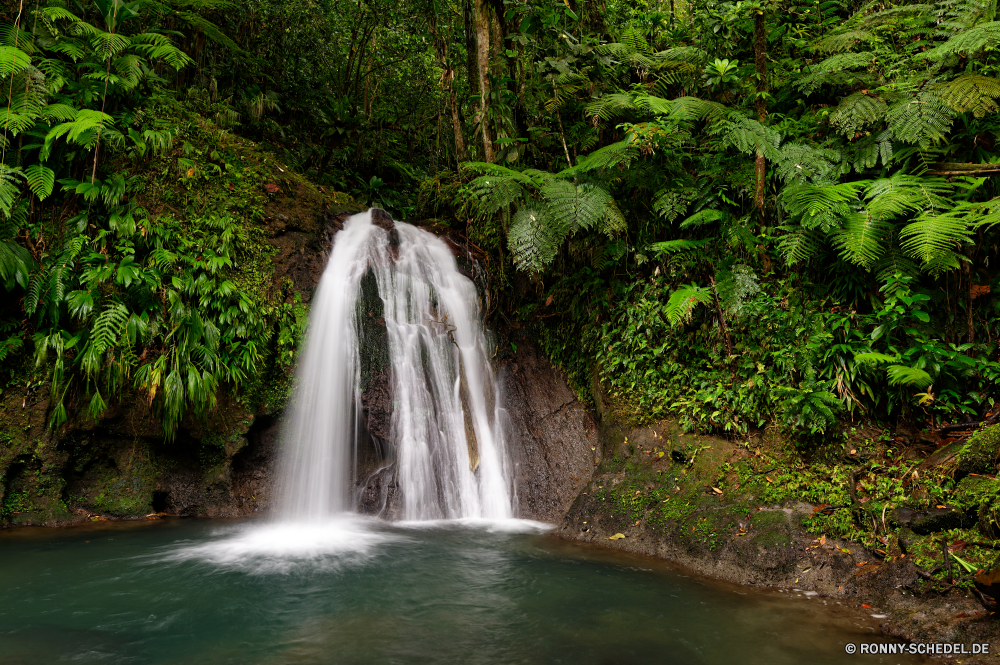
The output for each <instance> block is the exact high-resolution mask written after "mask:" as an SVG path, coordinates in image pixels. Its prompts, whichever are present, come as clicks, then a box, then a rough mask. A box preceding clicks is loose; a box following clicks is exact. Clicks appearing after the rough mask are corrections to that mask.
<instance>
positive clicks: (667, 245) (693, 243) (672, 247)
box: [646, 238, 714, 254]
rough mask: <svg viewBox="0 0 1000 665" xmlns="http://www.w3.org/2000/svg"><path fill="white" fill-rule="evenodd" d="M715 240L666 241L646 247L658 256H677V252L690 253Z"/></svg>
mask: <svg viewBox="0 0 1000 665" xmlns="http://www.w3.org/2000/svg"><path fill="white" fill-rule="evenodd" d="M713 240H714V238H705V239H704V240H664V241H663V242H654V243H653V244H651V245H649V246H648V247H646V249H647V250H649V251H650V252H656V253H657V254H675V253H677V252H689V251H691V250H692V249H698V248H699V247H704V246H705V245H707V244H708V243H710V242H712V241H713Z"/></svg>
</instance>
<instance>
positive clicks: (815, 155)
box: [775, 143, 841, 182]
mask: <svg viewBox="0 0 1000 665" xmlns="http://www.w3.org/2000/svg"><path fill="white" fill-rule="evenodd" d="M775 165H776V166H777V169H778V175H779V176H780V177H781V179H782V180H784V181H786V182H794V181H800V182H801V181H806V180H810V181H815V180H829V179H834V178H836V177H837V176H839V175H840V165H841V155H840V153H839V152H838V151H836V150H832V149H828V148H818V147H815V146H811V145H807V144H805V143H786V144H785V145H783V146H781V158H780V159H778V160H777V162H776V164H775Z"/></svg>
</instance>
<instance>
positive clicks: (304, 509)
mask: <svg viewBox="0 0 1000 665" xmlns="http://www.w3.org/2000/svg"><path fill="white" fill-rule="evenodd" d="M395 227H396V234H397V236H398V245H394V244H393V243H391V242H390V234H389V233H388V232H387V231H385V230H383V229H381V228H378V227H376V226H374V225H373V224H372V220H371V214H370V212H368V213H362V214H360V215H355V216H353V217H351V218H350V219H348V220H347V222H345V224H344V228H343V230H342V231H340V232H339V233H338V234H337V236H336V237H335V239H334V244H333V253H332V255H331V256H330V261H329V263H328V265H327V268H326V271H325V272H324V273H323V277H322V279H321V280H320V284H319V287H318V289H317V291H316V294H315V297H314V299H313V305H312V311H311V313H310V317H309V328H308V330H307V333H306V339H305V348H304V350H303V353H302V355H301V359H300V361H299V371H298V376H297V385H296V389H295V394H294V396H293V401H292V405H291V415H290V422H289V425H288V427H287V430H286V434H285V439H284V452H283V461H282V470H281V477H280V487H281V499H280V500H281V516H282V518H283V519H287V520H316V519H322V518H327V517H330V516H333V515H335V514H337V513H342V512H344V511H347V510H350V509H351V508H352V506H351V503H350V496H351V488H350V485H351V478H352V475H353V474H352V471H353V468H352V464H353V461H352V458H353V451H354V447H355V445H356V437H357V436H358V428H357V420H356V419H357V417H358V413H359V411H360V397H361V396H360V387H359V386H360V362H359V344H358V333H357V323H356V317H357V301H358V294H359V291H360V288H361V280H362V278H363V277H364V276H365V274H366V273H367V272H368V271H369V270H370V271H372V273H373V274H374V276H375V280H376V283H377V285H378V294H379V297H380V299H381V300H382V303H383V308H384V314H383V316H384V320H385V325H386V330H387V333H388V350H389V366H390V373H391V376H392V382H393V386H392V388H393V404H392V419H391V438H392V440H393V442H394V444H395V447H396V450H397V461H396V463H397V469H396V472H397V477H398V483H399V489H400V492H401V494H402V500H403V506H402V517H403V518H404V519H407V520H427V519H441V518H445V519H453V518H463V517H466V518H467V517H482V518H489V519H503V518H509V517H512V516H513V512H514V510H513V508H512V499H513V492H512V489H511V480H510V479H511V469H510V465H509V462H508V458H507V453H506V450H505V446H504V441H503V436H502V428H501V427H500V426H499V424H498V423H499V422H500V418H499V414H500V407H499V405H498V404H497V403H496V401H497V400H496V398H495V396H496V386H495V383H494V377H493V372H492V369H491V367H490V363H489V355H488V354H487V349H486V343H485V339H484V336H483V331H482V328H481V326H480V323H479V319H478V299H477V297H476V290H475V286H474V285H473V284H472V282H471V281H470V280H469V279H468V278H466V277H465V276H463V275H462V274H461V273H459V272H458V268H457V265H456V263H455V258H454V257H453V256H452V254H451V252H450V251H449V249H448V247H447V245H446V244H445V243H444V242H443V241H442V240H441V239H439V238H437V237H436V236H434V235H433V234H431V233H428V232H427V231H424V230H422V229H418V228H416V227H414V226H411V225H409V224H404V223H401V222H396V224H395Z"/></svg>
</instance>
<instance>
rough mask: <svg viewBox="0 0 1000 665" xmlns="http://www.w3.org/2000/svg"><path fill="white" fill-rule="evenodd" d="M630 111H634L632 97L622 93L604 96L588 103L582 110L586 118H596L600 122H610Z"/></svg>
mask: <svg viewBox="0 0 1000 665" xmlns="http://www.w3.org/2000/svg"><path fill="white" fill-rule="evenodd" d="M632 110H635V102H634V100H633V98H632V95H630V94H628V93H624V92H619V93H613V94H610V95H604V96H603V97H599V98H598V99H595V100H594V101H592V102H590V103H589V104H587V106H586V107H585V108H584V112H585V113H586V114H587V115H588V116H592V117H597V118H600V119H601V120H611V119H613V118H617V117H620V116H621V115H622V114H624V113H625V112H627V111H632Z"/></svg>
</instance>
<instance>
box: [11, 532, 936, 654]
mask: <svg viewBox="0 0 1000 665" xmlns="http://www.w3.org/2000/svg"><path fill="white" fill-rule="evenodd" d="M790 595H792V594H762V593H756V592H752V591H749V590H747V589H740V588H736V587H729V586H723V585H718V584H714V583H709V582H706V581H703V580H698V579H695V578H691V577H685V576H684V575H682V574H680V573H678V572H676V571H674V570H672V569H669V568H667V567H665V566H663V565H662V564H658V563H656V562H652V561H648V560H646V559H639V558H629V557H621V556H615V555H612V554H610V553H603V552H599V551H596V552H595V551H593V550H590V549H587V548H584V547H581V546H576V545H569V544H565V543H562V542H560V541H557V540H555V539H553V538H551V537H549V536H545V535H541V533H540V529H538V528H537V527H536V525H533V524H532V523H524V522H515V521H511V522H502V523H492V524H490V523H479V524H472V523H463V524H456V523H437V524H433V525H427V524H423V525H420V526H405V525H403V526H400V525H389V524H385V523H381V522H377V521H370V520H364V519H360V518H353V519H348V520H342V521H338V522H334V523H330V524H326V525H323V526H319V527H293V526H286V527H277V526H271V525H268V524H265V523H253V522H225V521H221V522H220V521H211V520H180V519H175V520H161V521H156V522H150V523H141V524H135V523H101V524H98V525H93V526H86V527H79V528H70V529H61V530H52V529H40V528H38V529H19V530H11V531H7V532H0V662H2V663H4V664H5V665H15V664H17V665H20V664H22V663H25V664H31V665H37V664H46V663H81V664H89V663H102V664H104V663H129V664H133V663H134V664H136V665H146V664H150V665H153V664H161V663H163V664H171V665H175V664H187V663H226V664H228V663H233V664H240V665H244V664H260V665H271V664H292V663H295V664H298V663H302V664H338V665H341V664H343V665H348V664H353V663H456V664H480V663H481V664H484V665H485V664H495V663H523V664H534V663H571V664H574V665H589V664H594V665H612V664H614V665H627V664H639V663H643V664H645V663H664V664H678V665H680V664H684V665H698V664H713V665H714V664H719V665H721V664H724V663H725V664H728V663H741V664H748V665H752V664H757V663H759V664H761V665H764V664H767V665H781V664H784V663H789V664H791V663H816V664H823V663H852V662H857V659H858V658H859V657H858V656H854V657H851V656H847V655H845V653H844V645H845V644H846V643H847V642H859V641H883V638H880V637H879V636H878V635H877V632H876V631H877V625H876V624H877V621H876V620H874V619H868V618H866V617H864V615H858V614H855V613H854V612H855V611H854V610H850V611H848V610H846V609H845V608H842V607H839V606H837V605H836V604H835V602H834V601H832V600H829V599H826V600H824V599H820V598H805V597H798V598H795V597H789V596H790ZM824 603H826V604H824ZM860 658H861V659H862V660H864V661H865V662H866V663H879V662H885V663H890V662H891V663H898V662H918V661H915V660H909V661H907V660H903V659H901V658H900V657H898V656H897V657H889V656H883V657H882V658H883V659H884V660H880V659H879V657H877V656H864V657H860Z"/></svg>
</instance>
